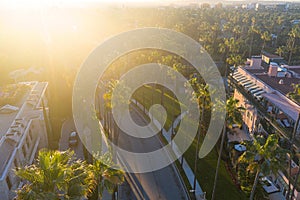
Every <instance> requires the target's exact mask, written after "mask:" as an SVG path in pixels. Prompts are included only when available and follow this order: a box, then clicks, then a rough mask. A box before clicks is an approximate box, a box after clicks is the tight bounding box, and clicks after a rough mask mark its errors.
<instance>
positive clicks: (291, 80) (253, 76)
mask: <svg viewBox="0 0 300 200" xmlns="http://www.w3.org/2000/svg"><path fill="white" fill-rule="evenodd" d="M283 63H284V62H283V60H282V58H281V57H279V56H276V55H272V54H267V53H264V55H262V56H253V57H252V58H251V59H248V61H247V63H246V65H245V66H240V67H238V68H237V69H236V70H235V72H234V73H233V74H232V76H231V79H230V80H231V84H232V85H233V89H234V90H233V92H234V97H235V98H236V99H238V100H239V104H240V106H243V107H245V108H246V109H245V111H244V112H243V114H242V115H243V121H244V124H243V128H244V130H246V131H247V132H248V134H250V135H251V134H256V133H263V134H265V135H268V134H273V133H277V134H279V135H280V136H281V137H282V138H287V139H290V137H291V135H292V133H293V129H294V125H295V124H296V122H297V120H298V116H299V113H300V106H299V105H298V102H295V101H294V100H292V99H291V98H289V93H290V92H293V91H294V88H293V84H299V83H300V76H299V75H300V66H287V65H285V64H283ZM299 127H300V126H298V127H297V129H296V141H295V145H294V149H295V151H298V149H299V147H300V140H299V139H300V128H299ZM298 170H299V167H298V165H297V164H296V162H294V161H292V174H293V175H295V174H296V173H297V171H298ZM274 183H275V184H277V187H279V188H280V191H281V192H282V194H283V195H286V192H287V190H288V189H287V188H288V181H287V178H286V177H285V175H284V173H282V172H280V173H279V176H278V177H277V179H276V180H274ZM294 196H295V198H294V199H300V195H298V191H297V190H296V191H295V195H294Z"/></svg>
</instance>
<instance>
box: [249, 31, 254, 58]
mask: <svg viewBox="0 0 300 200" xmlns="http://www.w3.org/2000/svg"><path fill="white" fill-rule="evenodd" d="M252 48H253V32H252V33H251V40H250V45H249V58H251V56H252Z"/></svg>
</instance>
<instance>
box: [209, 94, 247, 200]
mask: <svg viewBox="0 0 300 200" xmlns="http://www.w3.org/2000/svg"><path fill="white" fill-rule="evenodd" d="M238 103H239V100H237V99H234V98H233V97H230V98H229V99H228V100H227V101H226V111H227V113H226V120H225V124H224V127H223V132H222V138H221V145H220V152H219V156H218V162H217V168H216V174H215V180H214V186H213V192H212V195H211V200H214V199H215V193H216V186H217V180H218V173H219V168H220V163H221V156H222V151H223V146H224V140H225V135H226V128H227V126H232V124H242V114H241V111H243V110H244V109H245V108H243V107H240V106H238Z"/></svg>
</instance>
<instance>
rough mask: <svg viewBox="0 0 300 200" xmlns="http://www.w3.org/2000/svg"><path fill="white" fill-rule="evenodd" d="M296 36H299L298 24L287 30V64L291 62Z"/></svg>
mask: <svg viewBox="0 0 300 200" xmlns="http://www.w3.org/2000/svg"><path fill="white" fill-rule="evenodd" d="M297 38H300V27H299V26H298V25H297V26H295V27H293V28H292V30H291V31H290V32H289V39H288V41H287V48H288V49H289V59H288V63H289V64H291V60H292V55H293V53H294V52H295V51H296V48H295V45H296V39H297Z"/></svg>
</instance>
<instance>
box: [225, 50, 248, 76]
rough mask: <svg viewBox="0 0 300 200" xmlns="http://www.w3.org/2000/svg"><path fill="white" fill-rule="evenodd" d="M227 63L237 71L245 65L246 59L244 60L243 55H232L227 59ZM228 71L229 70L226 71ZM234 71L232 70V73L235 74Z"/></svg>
mask: <svg viewBox="0 0 300 200" xmlns="http://www.w3.org/2000/svg"><path fill="white" fill-rule="evenodd" d="M226 62H227V63H228V64H229V65H231V66H233V67H234V69H236V68H237V67H238V66H239V65H241V64H243V63H244V59H243V58H242V56H241V55H239V54H230V55H229V57H228V58H227V59H226ZM226 70H227V69H226ZM233 71H234V70H231V73H232V72H233ZM225 75H226V76H227V75H228V74H227V73H226V74H225Z"/></svg>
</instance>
